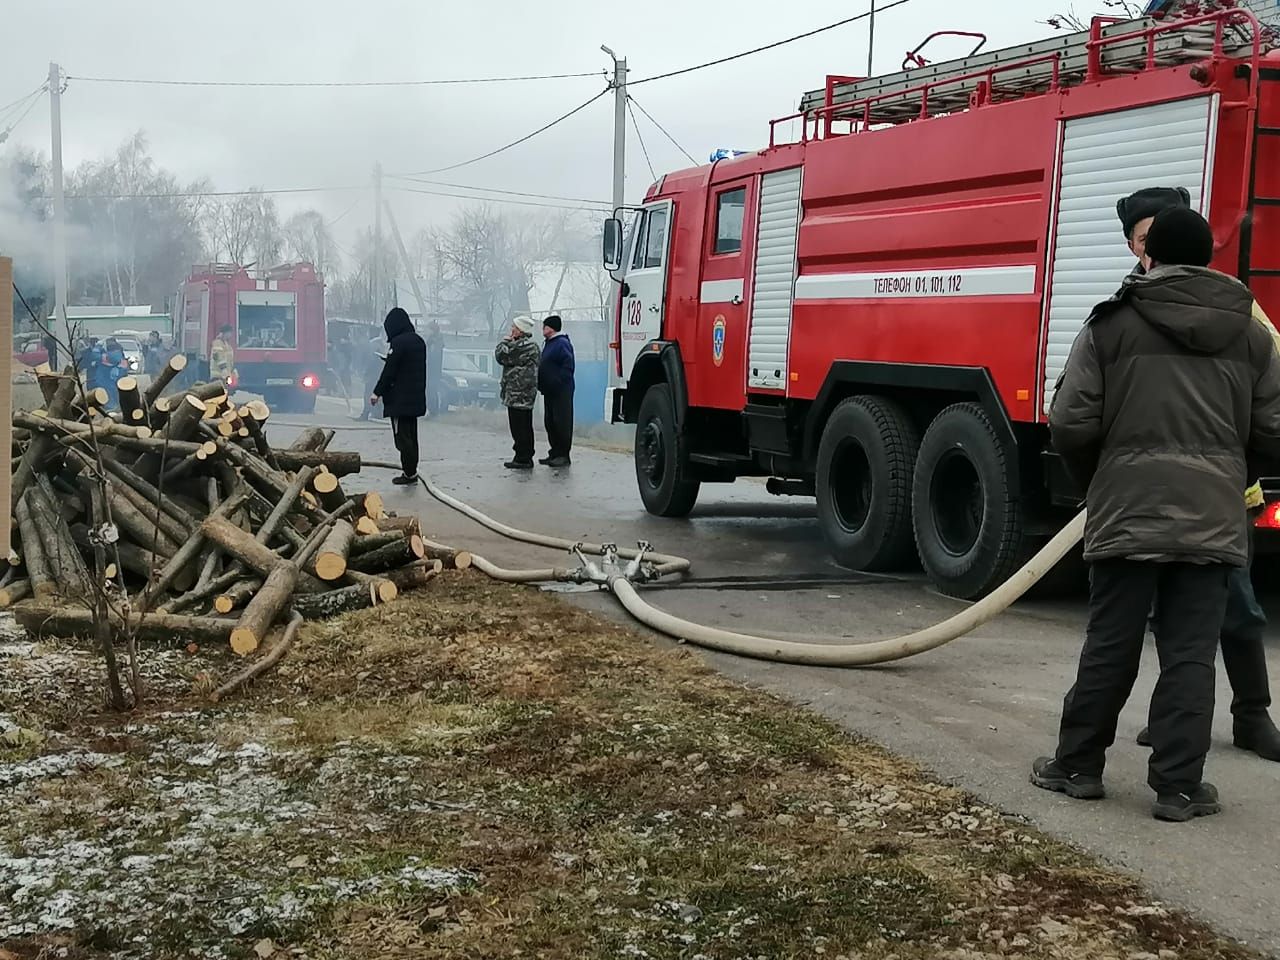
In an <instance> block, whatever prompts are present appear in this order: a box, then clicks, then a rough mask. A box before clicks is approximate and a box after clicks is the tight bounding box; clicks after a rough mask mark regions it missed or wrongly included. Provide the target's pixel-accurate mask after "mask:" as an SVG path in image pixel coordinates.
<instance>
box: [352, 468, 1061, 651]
mask: <svg viewBox="0 0 1280 960" xmlns="http://www.w3.org/2000/svg"><path fill="white" fill-rule="evenodd" d="M366 466H383V464H372V463H366ZM385 466H387V467H390V468H392V469H397V470H398V469H399V467H398V466H397V465H395V464H386V465H385ZM419 479H420V482H421V483H422V486H423V488H424V489H426V491H427V492H428V493H429V494H431V496H433V497H435V498H436V499H437V500H439V501H440V502H441V503H443V504H444V505H445V506H447V507H449V508H451V509H453V510H456V511H458V512H459V513H461V514H463V515H464V516H466V517H469V518H470V519H472V520H474V521H475V522H476V523H478V524H480V525H481V526H482V527H485V528H487V529H489V530H491V531H493V532H494V533H496V534H498V535H500V536H503V537H506V538H507V539H509V540H515V541H518V542H520V543H528V544H532V545H534V546H539V547H547V548H548V549H553V550H566V551H571V552H574V553H577V554H578V557H579V559H580V560H581V561H582V563H583V566H582V568H580V569H579V570H572V571H571V570H564V569H546V570H504V569H503V568H501V567H498V566H496V565H494V564H492V563H490V562H489V561H487V560H484V559H482V558H481V557H476V556H473V557H472V565H473V566H475V568H476V569H477V570H479V571H480V572H481V573H484V574H485V575H487V576H489V577H492V578H493V579H495V580H500V581H503V582H506V583H548V582H553V581H560V582H565V581H569V582H578V583H598V584H600V586H602V587H603V588H605V589H607V590H608V591H609V592H610V593H612V594H613V595H614V596H615V597H617V598H618V601H619V602H620V603H621V604H622V606H623V607H624V608H625V609H626V611H627V612H628V613H630V614H631V616H633V617H634V618H635V619H636V620H638V621H639V622H640V623H642V624H644V625H645V626H647V627H649V628H650V629H652V630H656V631H657V632H658V633H662V634H665V635H666V636H668V637H672V638H674V639H676V640H681V641H684V642H686V643H691V644H693V645H695V646H699V647H704V648H706V649H708V650H715V651H718V652H721V653H731V654H735V655H737V656H742V657H750V658H752V659H755V660H768V661H772V662H774V663H788V664H797V665H803V666H822V667H868V666H873V665H875V664H881V663H891V662H893V661H895V660H903V659H906V658H907V657H914V656H916V655H918V654H921V653H927V652H928V651H930V650H936V649H937V648H938V647H941V646H944V645H945V644H948V643H950V642H951V641H952V640H956V639H959V638H960V637H963V636H964V635H966V634H968V633H972V632H973V631H974V630H976V629H978V627H980V626H982V625H983V624H985V623H987V622H989V621H990V620H993V619H994V618H995V617H997V616H999V615H1000V614H1001V613H1003V612H1004V611H1005V610H1007V609H1008V608H1009V607H1010V606H1011V605H1012V604H1013V603H1014V602H1015V601H1017V600H1018V599H1019V598H1020V597H1022V595H1023V594H1025V593H1026V592H1027V591H1028V590H1030V589H1031V588H1032V587H1033V586H1035V585H1036V584H1037V583H1038V582H1039V581H1040V580H1041V578H1043V577H1044V576H1045V574H1047V573H1048V572H1049V571H1050V570H1052V569H1053V567H1054V565H1055V564H1057V563H1058V561H1059V560H1061V559H1062V558H1063V557H1064V556H1066V554H1067V552H1068V551H1069V550H1070V549H1071V548H1072V547H1074V546H1075V545H1076V544H1077V543H1079V542H1080V540H1081V538H1082V537H1083V536H1084V521H1085V514H1084V512H1083V511H1082V512H1080V513H1079V514H1077V515H1076V517H1075V518H1074V519H1073V520H1072V521H1071V522H1070V523H1068V524H1067V525H1066V526H1065V527H1063V528H1062V530H1061V531H1060V532H1059V533H1058V535H1057V536H1055V537H1054V538H1053V539H1052V540H1050V541H1049V543H1048V544H1047V545H1046V546H1045V547H1044V549H1042V550H1041V551H1040V552H1039V553H1037V554H1036V555H1035V556H1034V557H1032V558H1031V559H1030V560H1029V561H1028V562H1027V563H1026V565H1025V566H1023V567H1022V569H1021V570H1019V571H1018V572H1017V573H1015V574H1014V575H1013V576H1011V577H1010V578H1009V579H1008V580H1006V581H1005V582H1004V583H1003V584H1001V585H1000V586H999V587H998V588H997V589H996V590H995V591H993V592H992V593H990V594H988V595H987V596H986V597H984V598H983V599H982V600H979V601H978V602H977V603H975V604H972V605H971V606H969V607H966V608H965V609H964V610H962V611H960V612H959V613H957V614H956V615H955V616H953V617H949V618H948V619H946V620H943V621H942V622H941V623H938V624H935V625H934V626H932V627H928V628H926V629H924V630H918V631H916V632H915V633H911V634H908V635H906V636H903V637H895V638H893V639H891V640H876V641H873V642H869V643H850V642H848V641H847V640H843V639H841V640H839V641H838V642H837V641H835V639H834V638H833V642H831V643H815V642H805V641H799V640H781V639H777V638H770V637H757V636H752V635H750V634H745V633H735V632H733V631H730V630H721V629H719V628H717V627H708V626H705V625H703V624H700V623H692V622H691V621H688V620H682V619H681V618H679V617H675V616H672V615H671V614H669V613H666V612H665V611H662V610H659V609H658V608H657V607H655V606H653V605H652V604H650V603H648V602H647V601H646V600H644V599H643V598H642V597H641V596H640V592H639V591H638V590H636V588H635V585H634V583H633V581H634V580H640V581H646V580H654V579H660V578H662V577H667V576H672V575H675V574H683V573H687V572H688V570H689V568H690V563H689V561H688V560H685V559H683V558H681V557H673V556H667V555H665V554H657V553H652V552H650V551H648V550H647V549H646V547H647V545H646V544H641V545H640V547H639V548H638V549H635V550H632V549H618V548H615V547H613V546H612V545H611V544H583V543H575V542H574V541H572V540H565V539H563V538H561V537H552V536H547V535H545V534H540V533H531V532H529V531H527V530H519V529H517V528H515V527H512V526H508V525H507V524H505V523H501V522H500V521H497V520H494V519H493V518H492V517H489V516H487V515H486V514H483V513H481V512H480V511H479V510H477V509H476V508H475V507H472V506H470V505H469V504H466V503H463V502H462V501H461V500H458V499H456V498H454V497H451V496H449V494H447V493H445V492H444V491H443V490H441V489H440V488H439V487H437V486H435V485H434V484H433V483H431V482H430V481H428V480H427V479H426V478H423V477H420V478H419ZM586 555H589V556H595V557H603V558H605V562H604V564H603V565H597V564H595V563H592V562H590V561H588V560H586ZM619 559H621V560H627V561H630V563H629V564H628V565H627V567H626V568H625V569H624V568H622V567H621V566H620V565H619V564H618V563H617V562H616V561H617V560H619Z"/></svg>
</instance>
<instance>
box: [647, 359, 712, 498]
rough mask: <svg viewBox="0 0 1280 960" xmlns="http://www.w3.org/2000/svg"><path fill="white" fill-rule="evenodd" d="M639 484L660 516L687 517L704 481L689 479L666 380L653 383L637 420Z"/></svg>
mask: <svg viewBox="0 0 1280 960" xmlns="http://www.w3.org/2000/svg"><path fill="white" fill-rule="evenodd" d="M635 464H636V484H637V486H639V487H640V499H641V500H643V501H644V508H645V509H646V510H648V511H649V512H650V513H651V514H653V515H654V516H656V517H687V516H688V515H689V513H690V511H692V510H693V506H694V504H695V503H697V502H698V490H699V488H700V487H701V484H700V483H698V481H697V480H689V479H687V478H686V476H685V474H686V472H687V466H688V465H687V460H686V456H685V450H684V444H683V442H681V440H680V438H679V437H678V436H677V435H676V414H675V403H674V401H673V400H672V397H671V388H670V387H669V386H667V384H665V383H660V384H658V385H657V386H653V387H650V388H649V390H648V392H647V393H645V395H644V399H643V400H642V401H641V402H640V416H639V418H638V419H637V420H636V444H635Z"/></svg>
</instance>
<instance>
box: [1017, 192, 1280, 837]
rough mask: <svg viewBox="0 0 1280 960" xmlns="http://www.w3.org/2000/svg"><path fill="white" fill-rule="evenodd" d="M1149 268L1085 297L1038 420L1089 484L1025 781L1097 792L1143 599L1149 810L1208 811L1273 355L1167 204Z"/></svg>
mask: <svg viewBox="0 0 1280 960" xmlns="http://www.w3.org/2000/svg"><path fill="white" fill-rule="evenodd" d="M1146 253H1147V256H1148V258H1149V260H1150V261H1151V269H1150V271H1149V272H1148V273H1147V274H1146V275H1144V276H1133V277H1130V278H1129V279H1128V280H1126V282H1125V284H1124V286H1123V287H1122V288H1121V290H1120V292H1119V293H1118V294H1116V296H1115V297H1113V298H1112V299H1111V300H1110V301H1108V302H1106V303H1104V304H1101V305H1099V306H1098V307H1097V308H1096V309H1095V310H1094V312H1093V315H1092V316H1091V317H1090V318H1089V321H1088V323H1087V324H1086V326H1085V328H1084V330H1083V331H1081V333H1080V336H1079V337H1077V338H1076V342H1075V344H1074V345H1073V347H1072V349H1071V356H1070V358H1069V359H1068V361H1067V367H1066V370H1065V372H1064V374H1063V377H1062V381H1061V384H1060V386H1059V388H1058V390H1057V392H1056V393H1055V396H1054V402H1053V409H1052V411H1051V413H1050V419H1049V425H1050V429H1051V431H1052V434H1053V445H1054V448H1055V449H1056V450H1057V451H1058V453H1059V455H1060V456H1061V457H1062V458H1063V462H1064V463H1065V465H1066V466H1067V469H1068V471H1069V472H1070V473H1071V474H1072V476H1073V477H1074V478H1075V479H1076V481H1077V482H1078V483H1080V485H1081V486H1082V487H1083V488H1084V489H1086V490H1087V491H1088V493H1087V503H1088V509H1089V517H1088V521H1087V523H1086V526H1085V551H1084V555H1085V559H1086V560H1087V561H1089V562H1090V563H1091V564H1092V570H1091V577H1090V596H1089V626H1088V631H1087V634H1086V638H1085V644H1084V650H1083V651H1082V653H1081V655H1080V666H1079V671H1078V674H1077V679H1076V683H1075V686H1074V687H1072V689H1071V691H1070V692H1069V693H1068V694H1067V697H1066V700H1065V702H1064V704H1063V714H1062V724H1061V729H1060V732H1059V739H1058V750H1057V754H1056V756H1054V757H1052V758H1049V757H1042V758H1040V759H1039V760H1037V761H1036V762H1035V765H1034V767H1033V771H1032V776H1031V780H1032V782H1033V783H1034V784H1036V786H1039V787H1042V788H1044V789H1047V790H1055V791H1058V792H1061V793H1065V794H1067V795H1068V796H1072V797H1076V798H1080V799H1096V798H1100V797H1102V796H1103V795H1104V793H1105V791H1104V789H1103V785H1102V771H1103V766H1104V764H1105V762H1106V751H1107V748H1108V747H1110V746H1111V745H1112V744H1113V743H1114V742H1115V734H1116V723H1117V720H1118V719H1119V715H1120V710H1121V708H1122V707H1123V706H1124V704H1125V701H1126V700H1127V699H1128V698H1129V694H1130V693H1131V692H1132V689H1133V684H1134V681H1135V680H1136V679H1137V676H1138V665H1139V661H1140V659H1141V656H1142V642H1143V637H1144V635H1145V632H1146V621H1147V614H1148V612H1149V611H1150V609H1151V604H1152V601H1153V600H1155V601H1156V622H1157V629H1156V643H1157V648H1158V649H1159V652H1160V666H1161V671H1160V680H1159V682H1158V684H1157V685H1156V690H1155V694H1154V695H1153V697H1152V700H1151V725H1150V733H1151V742H1152V748H1153V749H1152V754H1151V760H1150V763H1149V767H1148V770H1149V772H1148V783H1149V785H1150V786H1151V788H1152V789H1153V790H1154V791H1155V793H1156V802H1155V805H1154V806H1153V808H1152V813H1153V814H1154V815H1155V816H1156V817H1157V818H1159V819H1162V820H1174V821H1185V820H1190V819H1192V818H1193V817H1197V816H1206V815H1209V814H1213V813H1217V812H1218V811H1219V809H1220V807H1219V804H1218V793H1217V790H1216V789H1215V788H1214V787H1213V785H1212V784H1208V783H1205V782H1203V773H1204V762H1205V756H1206V754H1207V753H1208V751H1209V741H1210V735H1211V728H1212V723H1213V697H1214V661H1215V660H1216V654H1217V645H1218V632H1219V630H1220V629H1221V627H1222V620H1223V614H1224V612H1225V609H1226V602H1227V578H1228V575H1229V573H1230V571H1231V570H1232V569H1234V568H1238V567H1243V566H1244V565H1245V564H1246V562H1247V560H1248V539H1247V535H1246V528H1245V523H1246V517H1245V512H1244V510H1243V504H1242V503H1241V500H1240V492H1241V491H1242V490H1243V489H1244V488H1245V486H1246V485H1247V482H1248V481H1247V479H1246V478H1247V476H1248V467H1247V460H1248V458H1249V457H1250V456H1253V455H1262V456H1265V457H1275V456H1277V455H1280V356H1278V355H1277V353H1276V349H1275V346H1274V345H1273V344H1272V341H1271V337H1270V335H1269V334H1268V333H1267V331H1266V330H1265V329H1263V327H1262V326H1261V325H1260V324H1259V323H1257V322H1256V321H1255V320H1254V318H1253V314H1252V308H1253V296H1252V295H1251V294H1250V293H1249V291H1248V289H1247V288H1246V287H1245V286H1244V285H1243V284H1241V283H1240V282H1239V281H1237V280H1234V279H1232V278H1231V277H1228V276H1226V275H1225V274H1221V273H1217V272H1215V271H1212V270H1209V269H1207V265H1208V263H1209V262H1210V260H1212V258H1213V233H1212V231H1211V230H1210V228H1209V225H1208V223H1206V222H1205V220H1204V218H1202V217H1201V216H1200V215H1199V214H1197V213H1195V212H1193V211H1191V210H1189V209H1186V208H1174V209H1167V210H1164V211H1162V212H1161V213H1159V214H1157V215H1156V217H1155V220H1154V222H1153V223H1152V225H1151V229H1150V232H1149V233H1148V235H1147V240H1146Z"/></svg>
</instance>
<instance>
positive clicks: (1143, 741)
mask: <svg viewBox="0 0 1280 960" xmlns="http://www.w3.org/2000/svg"><path fill="white" fill-rule="evenodd" d="M1138 746H1140V747H1149V746H1151V728H1150V727H1143V728H1142V729H1141V730H1139V731H1138Z"/></svg>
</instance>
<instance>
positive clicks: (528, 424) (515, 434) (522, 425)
mask: <svg viewBox="0 0 1280 960" xmlns="http://www.w3.org/2000/svg"><path fill="white" fill-rule="evenodd" d="M507 423H508V424H509V425H510V426H511V441H512V444H511V448H512V449H513V450H515V452H516V457H515V459H516V462H517V463H533V411H532V410H521V409H517V408H516V407H507Z"/></svg>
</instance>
